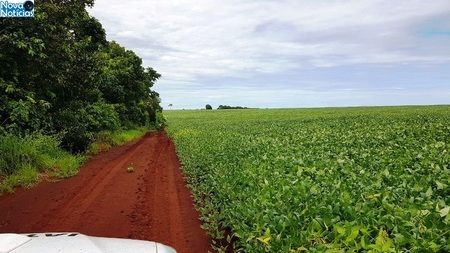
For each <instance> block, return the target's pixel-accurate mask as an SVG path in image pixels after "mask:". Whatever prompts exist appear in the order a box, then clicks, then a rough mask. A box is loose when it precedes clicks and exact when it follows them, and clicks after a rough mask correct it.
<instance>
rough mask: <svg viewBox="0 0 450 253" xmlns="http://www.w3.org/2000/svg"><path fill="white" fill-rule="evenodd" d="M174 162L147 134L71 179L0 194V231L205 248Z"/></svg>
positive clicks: (198, 251) (183, 250)
mask: <svg viewBox="0 0 450 253" xmlns="http://www.w3.org/2000/svg"><path fill="white" fill-rule="evenodd" d="M128 166H133V167H134V172H133V173H127V167H128ZM179 168H180V163H179V161H178V158H177V156H176V153H175V147H174V145H173V143H172V141H171V140H170V139H169V138H168V137H167V135H166V134H165V133H164V132H159V133H151V134H147V135H146V136H145V137H143V138H142V139H140V140H138V141H135V142H133V143H130V144H128V145H125V146H122V147H116V148H113V149H111V150H110V151H108V152H104V153H102V154H99V155H97V156H95V157H93V158H92V159H90V160H89V161H88V162H87V163H86V164H85V165H84V166H83V167H82V168H81V169H80V172H79V174H78V175H77V176H75V177H73V178H69V179H66V180H62V181H60V182H57V183H49V182H44V183H41V184H39V185H38V186H36V187H34V188H32V189H18V190H17V191H16V193H14V194H6V195H3V196H1V197H0V232H2V233H31V232H80V233H84V234H87V235H93V236H105V237H118V238H133V239H143V240H151V241H157V242H161V243H164V244H166V245H170V246H172V247H174V248H175V249H176V250H177V252H179V253H189V252H192V253H206V252H208V251H212V250H211V248H210V238H209V237H208V236H207V235H206V234H205V231H203V230H202V229H201V228H200V225H201V222H200V221H199V219H198V217H199V214H198V212H197V211H195V209H194V208H193V202H192V199H191V196H190V191H189V190H188V188H186V186H185V182H184V180H183V176H182V173H181V171H180V169H179Z"/></svg>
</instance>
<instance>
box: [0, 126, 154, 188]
mask: <svg viewBox="0 0 450 253" xmlns="http://www.w3.org/2000/svg"><path fill="white" fill-rule="evenodd" d="M150 130H151V129H149V128H145V127H141V128H137V129H132V130H123V131H118V132H110V131H104V132H101V133H99V134H98V135H97V136H96V137H95V138H94V142H93V143H92V144H91V148H90V149H89V150H88V152H87V154H88V155H93V154H97V153H100V152H102V151H106V150H108V149H110V148H111V147H113V146H120V145H123V144H125V143H127V142H130V141H132V140H135V139H138V138H140V137H142V136H144V135H145V134H146V133H147V132H149V131H150ZM59 144H60V142H59V141H58V140H57V138H55V137H52V136H47V135H43V134H35V135H31V136H25V137H23V138H20V137H17V136H14V135H6V136H0V195H2V194H3V193H5V192H9V193H12V192H14V188H16V187H24V188H30V187H33V186H35V185H37V184H38V183H39V182H41V181H42V180H43V179H47V180H58V179H61V178H68V177H72V176H75V175H76V174H77V173H78V169H79V167H80V166H81V164H83V163H84V162H85V161H86V160H87V159H88V155H86V154H80V155H73V154H70V153H69V152H66V151H64V150H62V149H61V148H60V147H59Z"/></svg>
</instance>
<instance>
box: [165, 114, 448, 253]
mask: <svg viewBox="0 0 450 253" xmlns="http://www.w3.org/2000/svg"><path fill="white" fill-rule="evenodd" d="M165 116H166V118H167V121H168V127H167V132H168V133H169V136H171V138H173V140H174V142H175V144H176V149H177V153H178V155H179V157H180V160H181V162H182V166H183V173H184V174H185V175H186V176H187V181H188V184H189V186H190V188H191V189H192V191H193V194H194V196H195V199H196V203H197V208H198V210H200V211H201V213H202V220H203V221H204V222H205V225H204V228H205V229H207V230H208V231H209V233H210V234H211V236H212V237H213V239H214V240H215V241H216V247H218V248H221V249H222V250H223V249H224V248H226V247H228V248H230V247H234V248H235V251H237V252H247V253H252V252H255V253H260V252H330V253H331V252H402V251H405V252H449V251H450V167H449V166H450V153H449V151H450V125H449V124H448V122H450V106H405V107H355V108H318V109H269V110H253V109H248V110H214V111H213V110H202V111H200V110H197V111H175V110H173V111H166V112H165ZM224 232H226V233H224ZM227 242H228V243H227Z"/></svg>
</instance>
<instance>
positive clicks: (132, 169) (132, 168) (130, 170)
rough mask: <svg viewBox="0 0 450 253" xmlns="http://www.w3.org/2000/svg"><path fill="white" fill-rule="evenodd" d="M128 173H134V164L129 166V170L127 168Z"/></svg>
mask: <svg viewBox="0 0 450 253" xmlns="http://www.w3.org/2000/svg"><path fill="white" fill-rule="evenodd" d="M127 172H128V173H131V172H134V167H133V163H131V165H130V166H128V168H127Z"/></svg>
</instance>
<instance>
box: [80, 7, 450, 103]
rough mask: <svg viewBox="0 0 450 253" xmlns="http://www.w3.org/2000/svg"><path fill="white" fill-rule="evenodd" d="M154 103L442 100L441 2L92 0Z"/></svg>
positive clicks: (447, 49)
mask: <svg viewBox="0 0 450 253" xmlns="http://www.w3.org/2000/svg"><path fill="white" fill-rule="evenodd" d="M89 12H90V13H91V14H92V15H93V16H95V17H96V18H98V19H99V20H100V22H101V23H102V24H103V27H104V28H105V30H106V33H107V38H108V39H109V40H115V41H117V42H118V43H120V44H121V45H122V46H124V47H126V48H127V49H131V50H133V51H134V52H136V54H137V55H139V56H140V57H141V58H143V61H144V66H145V67H147V66H150V67H153V68H154V69H155V70H156V71H158V72H159V73H160V74H162V78H161V79H160V80H159V81H158V82H157V83H156V85H155V86H154V88H153V89H154V90H156V91H157V92H159V93H160V95H161V98H162V106H163V107H165V108H168V105H169V104H172V105H173V108H174V109H175V108H178V109H181V108H185V109H192V108H204V107H205V105H206V104H211V105H212V106H213V108H216V107H217V106H219V105H220V104H223V105H234V106H237V105H240V106H248V107H260V108H276V107H324V106H360V105H403V104H450V2H449V0H429V1H424V0H396V1H392V0H315V1H312V0H189V1H182V0H154V1H153V0H131V1H123V0H95V6H94V8H93V9H91V10H89Z"/></svg>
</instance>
